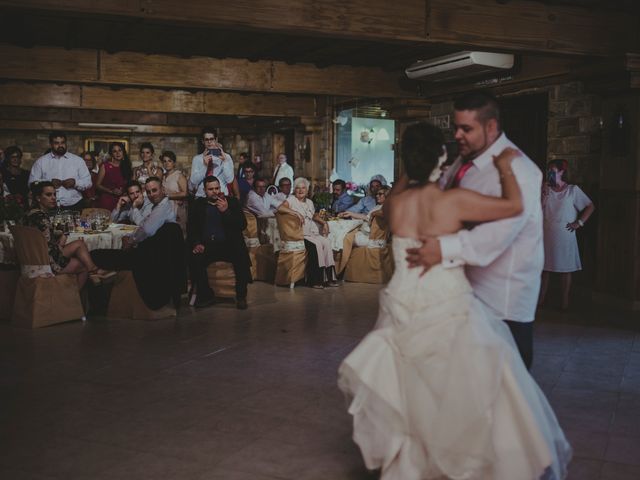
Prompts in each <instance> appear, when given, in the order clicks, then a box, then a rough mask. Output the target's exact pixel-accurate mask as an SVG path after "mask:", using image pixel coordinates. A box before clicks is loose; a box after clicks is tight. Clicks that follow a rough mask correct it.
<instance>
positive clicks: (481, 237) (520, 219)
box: [438, 165, 540, 268]
mask: <svg viewBox="0 0 640 480" xmlns="http://www.w3.org/2000/svg"><path fill="white" fill-rule="evenodd" d="M513 168H514V173H516V179H517V180H518V184H519V185H520V189H521V190H522V200H523V203H524V211H523V212H522V213H521V214H520V215H518V216H516V217H511V218H506V219H503V220H497V221H495V222H487V223H483V224H481V225H478V226H476V227H475V228H474V229H472V230H460V231H459V232H457V233H455V234H452V235H444V236H441V237H439V238H438V239H439V240H440V250H441V253H442V265H443V267H445V268H451V267H455V266H458V265H461V264H468V265H475V266H481V267H484V266H487V265H489V264H490V263H491V262H493V261H494V260H495V259H496V258H498V257H499V256H500V254H502V253H503V252H504V251H505V250H506V249H507V248H508V247H509V245H511V244H512V243H513V241H514V240H515V238H516V237H517V236H518V234H519V233H520V231H521V230H522V228H523V227H524V225H525V224H526V222H527V218H528V217H529V215H531V212H532V211H533V209H534V208H535V207H536V206H537V205H535V204H536V203H539V202H540V186H539V185H537V184H536V183H535V181H533V180H524V181H523V180H522V177H523V175H522V176H518V175H517V172H516V171H515V170H516V165H513Z"/></svg>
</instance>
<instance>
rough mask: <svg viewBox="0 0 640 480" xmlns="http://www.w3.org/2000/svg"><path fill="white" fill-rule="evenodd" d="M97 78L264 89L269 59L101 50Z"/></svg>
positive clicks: (127, 82)
mask: <svg viewBox="0 0 640 480" xmlns="http://www.w3.org/2000/svg"><path fill="white" fill-rule="evenodd" d="M100 79H101V81H102V82H104V83H109V84H124V85H158V86H166V87H179V88H190V87H193V88H215V89H220V90H228V89H232V90H249V91H257V92H264V91H270V90H271V62H268V61H259V62H250V61H249V60H245V59H233V58H226V59H215V58H206V57H196V58H179V57H174V56H170V55H147V54H144V53H133V52H119V53H115V54H108V53H105V52H100Z"/></svg>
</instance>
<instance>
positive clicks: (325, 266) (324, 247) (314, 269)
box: [278, 177, 338, 288]
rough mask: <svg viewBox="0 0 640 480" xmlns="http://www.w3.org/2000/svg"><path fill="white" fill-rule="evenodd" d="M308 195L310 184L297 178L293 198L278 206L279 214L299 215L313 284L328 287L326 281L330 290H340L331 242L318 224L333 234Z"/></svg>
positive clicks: (326, 231)
mask: <svg viewBox="0 0 640 480" xmlns="http://www.w3.org/2000/svg"><path fill="white" fill-rule="evenodd" d="M308 192H309V181H308V180H307V179H306V178H303V177H298V178H296V179H295V181H294V182H293V195H290V196H289V198H287V200H285V201H284V202H283V203H282V204H281V205H280V207H278V211H279V212H284V213H290V214H292V215H296V216H297V217H298V218H299V219H300V224H301V225H302V230H303V232H304V244H305V247H306V249H307V255H308V259H307V277H308V278H309V283H310V285H311V286H312V287H313V288H324V284H325V282H328V284H329V286H330V287H337V286H338V282H337V280H336V271H335V262H334V260H333V251H332V250H331V242H329V239H328V238H327V237H325V236H322V235H321V234H320V230H319V228H318V224H319V225H320V226H321V227H322V229H323V230H324V232H325V234H328V233H329V226H328V224H327V222H326V221H325V220H323V219H322V218H321V217H320V215H318V214H317V213H315V207H314V206H313V202H312V201H311V200H309V199H308V198H307V193H308Z"/></svg>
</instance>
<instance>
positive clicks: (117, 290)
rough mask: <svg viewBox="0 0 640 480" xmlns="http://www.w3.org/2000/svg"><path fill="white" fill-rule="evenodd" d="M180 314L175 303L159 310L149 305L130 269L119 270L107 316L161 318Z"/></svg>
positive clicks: (135, 318)
mask: <svg viewBox="0 0 640 480" xmlns="http://www.w3.org/2000/svg"><path fill="white" fill-rule="evenodd" d="M177 315H178V312H177V311H176V309H175V307H174V306H173V305H165V306H164V307H162V308H159V309H158V310H151V309H150V308H149V307H147V306H146V305H145V303H144V301H143V300H142V297H141V296H140V294H139V293H138V287H137V286H136V281H135V279H134V278H133V273H132V272H131V271H130V270H123V271H121V272H118V274H117V275H116V278H115V280H114V282H113V288H112V289H111V297H110V298H109V306H108V307H107V316H108V317H111V318H124V319H131V320H160V319H162V318H169V317H175V316H177Z"/></svg>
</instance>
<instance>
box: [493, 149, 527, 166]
mask: <svg viewBox="0 0 640 480" xmlns="http://www.w3.org/2000/svg"><path fill="white" fill-rule="evenodd" d="M520 155H521V153H520V150H518V149H517V148H511V147H507V148H505V149H504V150H502V151H501V152H500V153H499V154H498V155H497V156H496V155H494V156H493V164H494V165H495V166H496V168H497V169H501V168H508V167H509V166H510V165H511V161H512V160H513V159H514V158H516V157H518V156H520Z"/></svg>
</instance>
